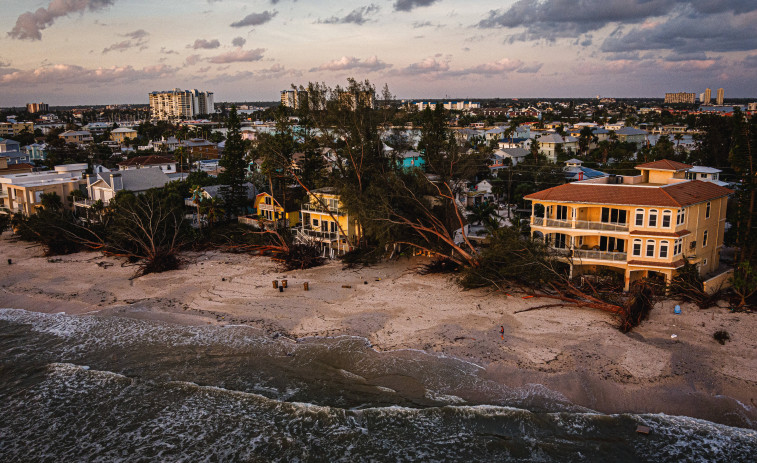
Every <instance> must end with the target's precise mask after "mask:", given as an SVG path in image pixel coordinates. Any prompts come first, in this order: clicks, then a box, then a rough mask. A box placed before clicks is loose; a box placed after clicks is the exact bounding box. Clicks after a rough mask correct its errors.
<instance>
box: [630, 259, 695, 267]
mask: <svg viewBox="0 0 757 463" xmlns="http://www.w3.org/2000/svg"><path fill="white" fill-rule="evenodd" d="M685 263H686V261H685V260H684V259H679V260H677V261H675V262H654V261H646V260H629V261H628V265H631V266H634V267H665V268H679V267H683V265H684V264H685Z"/></svg>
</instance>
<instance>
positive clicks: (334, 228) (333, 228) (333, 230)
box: [329, 222, 336, 233]
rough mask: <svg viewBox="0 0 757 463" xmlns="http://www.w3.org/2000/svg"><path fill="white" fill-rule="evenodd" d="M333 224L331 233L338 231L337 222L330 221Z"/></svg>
mask: <svg viewBox="0 0 757 463" xmlns="http://www.w3.org/2000/svg"><path fill="white" fill-rule="evenodd" d="M329 223H330V224H331V233H336V222H329Z"/></svg>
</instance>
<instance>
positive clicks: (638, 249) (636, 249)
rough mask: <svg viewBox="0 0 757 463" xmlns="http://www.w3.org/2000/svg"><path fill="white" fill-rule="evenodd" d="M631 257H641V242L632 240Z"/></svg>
mask: <svg viewBox="0 0 757 463" xmlns="http://www.w3.org/2000/svg"><path fill="white" fill-rule="evenodd" d="M633 255H634V256H636V257H641V240H633Z"/></svg>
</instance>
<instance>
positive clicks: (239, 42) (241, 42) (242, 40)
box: [231, 37, 247, 47]
mask: <svg viewBox="0 0 757 463" xmlns="http://www.w3.org/2000/svg"><path fill="white" fill-rule="evenodd" d="M245 43H247V39H245V38H244V37H234V40H232V41H231V44H232V45H234V46H235V47H243V46H244V44H245Z"/></svg>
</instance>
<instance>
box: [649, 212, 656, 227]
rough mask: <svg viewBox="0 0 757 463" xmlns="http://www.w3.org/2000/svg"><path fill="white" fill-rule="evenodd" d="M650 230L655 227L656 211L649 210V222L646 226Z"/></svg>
mask: <svg viewBox="0 0 757 463" xmlns="http://www.w3.org/2000/svg"><path fill="white" fill-rule="evenodd" d="M647 225H648V226H649V227H650V228H651V227H656V226H657V209H650V210H649V222H648V224H647Z"/></svg>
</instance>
